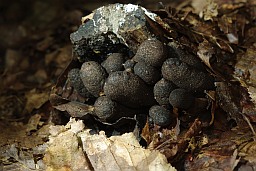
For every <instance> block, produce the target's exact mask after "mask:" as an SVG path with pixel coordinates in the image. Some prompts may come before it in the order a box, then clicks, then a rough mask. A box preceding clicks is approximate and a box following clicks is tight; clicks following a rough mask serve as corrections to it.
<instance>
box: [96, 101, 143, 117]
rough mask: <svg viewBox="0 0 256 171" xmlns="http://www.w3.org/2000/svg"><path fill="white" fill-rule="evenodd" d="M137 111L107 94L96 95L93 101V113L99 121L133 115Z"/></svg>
mask: <svg viewBox="0 0 256 171" xmlns="http://www.w3.org/2000/svg"><path fill="white" fill-rule="evenodd" d="M139 112H140V111H138V110H133V109H130V108H127V107H125V106H123V105H121V104H119V103H117V102H115V101H113V100H111V99H110V98H108V97H107V96H101V97H98V98H97V100H96V101H95V103H94V113H95V115H96V116H97V117H98V118H99V119H100V120H101V121H107V122H114V121H116V120H118V119H120V118H121V117H133V116H134V115H135V114H138V113H139Z"/></svg>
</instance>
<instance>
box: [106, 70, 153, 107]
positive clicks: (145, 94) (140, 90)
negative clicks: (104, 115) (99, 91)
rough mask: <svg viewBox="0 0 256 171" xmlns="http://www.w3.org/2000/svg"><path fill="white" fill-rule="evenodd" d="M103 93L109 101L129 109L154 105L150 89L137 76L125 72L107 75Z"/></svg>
mask: <svg viewBox="0 0 256 171" xmlns="http://www.w3.org/2000/svg"><path fill="white" fill-rule="evenodd" d="M104 93H105V94H106V96H108V97H109V98H110V99H112V100H115V101H117V102H119V103H121V104H123V105H125V106H129V107H131V108H138V107H141V106H152V105H153V104H155V103H156V102H155V100H154V96H153V91H152V89H151V88H150V87H148V86H147V85H146V83H145V82H144V81H143V80H142V79H140V78H139V77H138V76H137V75H135V74H134V73H131V72H127V71H117V72H113V73H111V74H109V77H108V78H107V79H106V82H105V85H104Z"/></svg>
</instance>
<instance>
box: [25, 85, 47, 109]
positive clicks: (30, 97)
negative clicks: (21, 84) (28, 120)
mask: <svg viewBox="0 0 256 171" xmlns="http://www.w3.org/2000/svg"><path fill="white" fill-rule="evenodd" d="M25 97H26V99H27V102H26V107H25V109H26V110H27V111H28V112H29V113H30V112H31V111H32V110H33V109H39V108H40V107H41V106H42V105H43V104H44V103H45V102H47V101H48V100H49V92H48V91H44V92H37V90H36V89H32V90H30V91H29V92H27V93H26V94H25Z"/></svg>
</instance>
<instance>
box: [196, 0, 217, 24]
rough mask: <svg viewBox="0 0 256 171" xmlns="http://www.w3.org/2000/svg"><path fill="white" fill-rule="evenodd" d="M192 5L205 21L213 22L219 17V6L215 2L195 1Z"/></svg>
mask: <svg viewBox="0 0 256 171" xmlns="http://www.w3.org/2000/svg"><path fill="white" fill-rule="evenodd" d="M191 5H192V6H193V8H194V9H195V12H196V13H198V14H199V16H200V18H203V19H204V20H205V21H208V20H213V18H214V17H216V16H217V15H218V5H217V4H216V3H215V2H214V0H206V1H205V0H193V1H192V2H191Z"/></svg>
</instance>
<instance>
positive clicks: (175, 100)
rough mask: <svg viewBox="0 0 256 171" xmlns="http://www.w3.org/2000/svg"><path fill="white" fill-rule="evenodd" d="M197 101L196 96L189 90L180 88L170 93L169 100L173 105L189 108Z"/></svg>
mask: <svg viewBox="0 0 256 171" xmlns="http://www.w3.org/2000/svg"><path fill="white" fill-rule="evenodd" d="M194 101H195V98H194V97H193V95H192V94H190V93H189V92H188V91H187V90H185V89H182V88H179V89H175V90H173V91H172V92H171V93H170V96H169V102H170V104H171V105H172V106H173V107H176V108H181V109H188V108H189V107H190V106H191V105H192V104H193V103H194Z"/></svg>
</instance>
